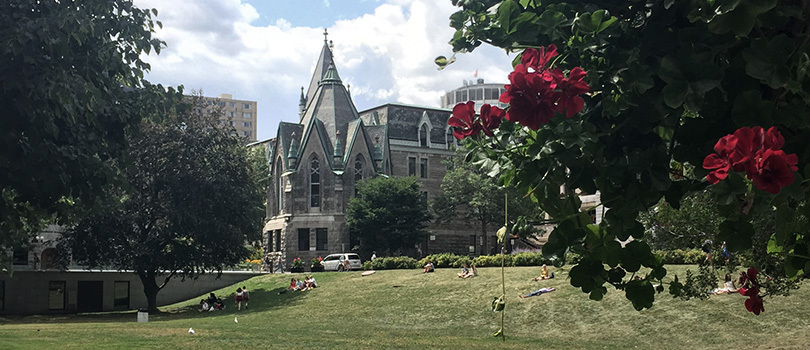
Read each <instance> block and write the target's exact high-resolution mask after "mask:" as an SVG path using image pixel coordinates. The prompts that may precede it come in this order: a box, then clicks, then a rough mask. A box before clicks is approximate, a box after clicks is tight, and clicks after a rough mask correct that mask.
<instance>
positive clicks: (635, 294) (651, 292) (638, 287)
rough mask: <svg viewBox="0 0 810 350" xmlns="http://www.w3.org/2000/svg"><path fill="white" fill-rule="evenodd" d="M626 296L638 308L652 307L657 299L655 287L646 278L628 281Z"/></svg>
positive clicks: (639, 309)
mask: <svg viewBox="0 0 810 350" xmlns="http://www.w3.org/2000/svg"><path fill="white" fill-rule="evenodd" d="M625 296H626V297H627V299H629V300H630V301H631V302H632V303H633V307H634V308H635V309H636V310H638V311H641V310H644V309H645V308H651V307H652V305H653V301H655V289H653V286H652V284H651V283H650V282H649V281H646V280H632V281H629V282H627V286H626V287H625Z"/></svg>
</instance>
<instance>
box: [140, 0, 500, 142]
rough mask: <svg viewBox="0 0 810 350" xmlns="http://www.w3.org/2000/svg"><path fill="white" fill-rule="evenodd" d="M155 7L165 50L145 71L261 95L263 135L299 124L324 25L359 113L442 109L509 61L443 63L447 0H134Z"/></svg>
mask: <svg viewBox="0 0 810 350" xmlns="http://www.w3.org/2000/svg"><path fill="white" fill-rule="evenodd" d="M134 1H135V5H136V6H138V7H141V8H157V9H158V12H159V13H158V16H157V19H158V20H160V21H162V22H163V29H159V30H157V33H156V36H157V37H158V38H160V39H162V40H164V41H165V42H166V44H167V46H166V48H165V49H163V50H161V53H160V55H154V54H152V55H149V56H146V57H145V58H144V59H145V60H146V61H147V62H149V63H150V64H151V66H152V69H151V71H150V72H149V73H148V74H147V76H146V78H147V80H149V81H150V82H152V83H161V84H163V85H167V86H177V85H183V86H184V87H185V89H186V91H187V92H191V91H192V90H198V91H202V92H203V94H204V95H205V96H212V97H217V96H219V95H220V94H232V95H233V98H235V99H242V100H250V101H257V102H258V120H257V129H258V130H257V133H258V135H257V136H258V139H259V140H263V139H268V138H271V137H275V135H276V131H277V128H278V123H279V122H280V121H285V122H298V98H299V95H300V93H301V87H302V86H308V85H309V81H310V78H311V77H312V71H313V69H314V66H315V61H316V60H317V58H318V54H319V53H320V51H321V48H322V47H323V30H324V28H327V30H328V31H329V39H330V40H332V41H333V42H334V51H333V52H334V58H335V63H336V66H337V70H338V73H339V74H340V77H341V79H342V80H343V83H344V84H345V85H350V86H351V89H350V90H351V93H352V98H353V100H354V103H355V106H356V107H357V109H358V110H359V111H362V110H366V109H369V108H373V107H376V106H379V105H381V104H385V103H393V102H398V103H407V104H416V105H422V106H429V107H438V106H439V101H440V97H441V95H442V94H444V93H445V92H447V91H450V90H453V89H455V88H457V87H459V86H461V85H462V83H463V81H464V80H471V79H473V73H474V72H475V71H476V70H478V77H479V78H484V79H485V80H486V81H487V82H505V81H507V75H508V72H509V71H511V65H510V62H511V59H510V58H509V57H508V56H507V55H506V54H505V53H504V52H503V51H502V50H499V49H495V48H492V47H488V46H485V45H483V46H481V47H479V48H478V49H476V50H475V52H473V53H470V54H462V55H458V56H457V61H456V63H455V64H453V65H451V66H450V67H449V68H447V69H444V70H442V71H439V70H437V69H436V66H435V64H434V63H433V60H434V59H435V58H436V56H439V55H445V56H449V55H451V54H452V49H451V47H450V45H449V44H448V41H449V40H450V38H451V37H452V36H453V29H452V28H450V27H449V19H448V18H449V16H450V15H451V14H452V13H453V12H455V11H457V10H458V8H456V7H454V6H452V4H451V2H450V0H357V1H340V0H331V1H323V0H317V1H314V0H313V1H306V0H302V1H281V0H265V1H262V0H195V1H166V0H134Z"/></svg>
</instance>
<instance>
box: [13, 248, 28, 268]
mask: <svg viewBox="0 0 810 350" xmlns="http://www.w3.org/2000/svg"><path fill="white" fill-rule="evenodd" d="M12 265H28V249H27V248H22V249H15V250H14V257H13V260H12Z"/></svg>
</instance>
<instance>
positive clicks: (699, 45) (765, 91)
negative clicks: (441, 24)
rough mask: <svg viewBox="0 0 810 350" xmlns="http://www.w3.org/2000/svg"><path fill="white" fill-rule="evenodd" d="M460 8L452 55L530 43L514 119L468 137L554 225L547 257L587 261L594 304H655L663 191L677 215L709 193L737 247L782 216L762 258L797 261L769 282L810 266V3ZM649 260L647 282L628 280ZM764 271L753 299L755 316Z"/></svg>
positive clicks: (583, 282) (574, 276) (522, 60)
mask: <svg viewBox="0 0 810 350" xmlns="http://www.w3.org/2000/svg"><path fill="white" fill-rule="evenodd" d="M452 2H453V4H455V5H457V6H459V7H461V9H460V10H459V11H458V12H456V13H454V14H453V15H452V16H451V17H450V26H451V27H453V28H455V29H456V33H455V35H454V36H453V39H452V41H451V44H452V46H453V50H454V51H455V52H469V51H473V50H474V49H475V48H476V47H477V46H479V45H480V44H481V43H487V44H491V45H494V46H497V47H501V48H503V49H505V50H506V51H508V52H516V51H522V54H521V55H518V56H517V57H516V58H515V60H514V62H513V65H514V67H515V70H514V71H513V72H512V73H511V74H510V76H509V79H510V84H509V85H507V86H506V89H507V92H506V93H504V94H503V95H502V96H501V101H502V102H504V103H508V104H509V107H508V109H507V111H506V116H505V120H504V121H503V123H500V124H499V125H498V123H495V122H493V121H492V120H489V119H487V120H484V119H483V118H482V119H468V120H462V121H465V122H467V123H466V125H469V127H467V129H468V132H467V133H468V134H469V137H468V138H467V140H470V141H468V142H466V145H467V146H468V147H469V148H470V149H471V150H472V151H473V152H474V157H473V158H474V160H475V161H476V162H477V163H478V164H479V165H481V166H482V167H483V169H484V171H486V172H487V173H491V174H494V175H495V176H497V177H498V178H499V180H500V181H501V182H503V183H505V184H514V185H515V186H517V187H519V188H522V189H523V190H524V191H525V192H526V193H529V195H530V197H531V198H532V199H533V200H535V201H537V202H538V203H539V205H540V207H541V208H542V209H543V210H544V211H545V212H547V213H549V214H550V215H551V216H552V217H553V218H555V219H556V220H557V222H558V225H557V227H556V229H555V230H554V231H553V232H552V233H551V235H550V236H549V241H548V244H547V245H546V246H545V247H544V253H545V254H547V255H550V256H561V255H564V254H566V253H567V252H576V253H578V254H580V255H581V256H582V260H581V262H580V263H579V264H577V265H576V266H574V267H573V268H572V269H571V272H570V277H571V284H572V285H574V286H576V287H579V288H581V289H582V291H583V292H585V293H588V294H589V295H590V298H591V299H595V300H600V299H601V298H602V297H603V296H604V294H605V293H607V288H606V286H607V285H612V286H614V287H616V288H617V289H619V290H622V291H624V292H625V294H626V297H627V298H628V299H629V300H630V301H631V302H632V303H633V306H634V307H635V308H637V309H638V310H641V309H644V308H649V307H652V305H653V301H654V299H655V294H656V292H658V293H660V292H663V290H664V288H663V287H662V286H659V287H654V284H653V282H656V283H659V284H660V283H663V278H664V276H665V275H666V270H665V269H664V268H663V266H662V263H661V260H660V259H658V258H657V257H655V256H654V255H653V254H652V253H651V250H650V246H649V243H648V242H647V241H646V239H645V232H644V227H643V225H642V224H641V223H640V222H639V220H638V218H639V213H641V212H644V211H647V210H648V209H649V208H650V207H652V206H655V205H657V203H659V201H660V200H661V199H662V198H663V199H664V200H666V202H667V203H668V204H669V205H670V206H672V207H673V208H679V207H680V206H681V201H682V199H683V198H684V196H686V195H687V194H689V193H692V192H695V191H701V190H704V189H706V188H707V187H708V190H709V192H710V193H711V195H712V197H713V198H714V203H716V209H717V210H718V212H719V214H720V218H719V220H720V224H719V232H718V239H720V240H725V241H727V242H728V248H729V249H730V250H732V251H740V250H745V249H748V248H750V247H751V246H752V244H753V239H754V236H755V230H756V228H755V226H754V223H753V221H754V219H753V218H755V217H769V216H770V217H776V218H777V219H778V220H776V222H775V225H774V226H773V232H766V233H765V234H767V235H768V236H769V237H770V238H769V241H768V245H767V250H766V251H765V252H764V253H766V254H769V255H772V256H778V257H780V258H781V259H783V260H784V261H785V264H784V269H782V270H781V271H779V272H776V271H772V272H771V273H772V274H773V275H771V276H770V277H778V276H777V274H778V275H782V276H787V277H794V276H798V275H801V274H802V273H804V272H805V270H810V254H808V252H810V240H808V239H807V238H806V237H805V234H804V233H805V232H807V231H808V229H810V220H808V214H810V205H808V198H810V197H808V194H809V193H808V191H810V186H807V183H806V181H805V180H804V179H806V178H808V177H810V166H809V165H810V163H808V162H809V161H810V146H808V142H810V141H809V140H810V137H808V136H807V135H808V134H810V123H807V121H806V120H805V118H804V116H806V115H808V114H810V102H809V101H810V89H807V85H808V84H810V76H808V68H810V60H808V59H807V57H808V56H810V42H808V41H807V40H805V38H806V37H807V36H808V35H810V29H809V28H810V26H808V25H807V18H810V14H809V13H808V11H810V10H809V9H810V2H808V1H806V0H796V1H776V0H765V1H753V0H744V1H703V0H696V1H641V0H631V1H619V0H610V1H589V0H571V1H536V0H519V1H518V0H504V1H495V0H485V1H477V0H463V1H461V0H452ZM449 61H452V59H451V60H447V59H444V58H441V57H440V58H438V59H437V63H438V64H440V65H446V64H447V62H449ZM463 125H464V124H462V127H463ZM760 127H761V128H760ZM481 130H483V131H485V132H484V134H486V135H488V136H489V137H483V136H476V135H477V132H478V131H481ZM765 130H767V131H765ZM687 166H692V167H695V171H694V174H691V175H690V174H683V171H682V169H684V167H687ZM704 167H705V168H704ZM704 178H705V180H704ZM709 184H711V186H708V185H709ZM561 189H562V191H561ZM578 190H581V191H583V192H586V193H594V192H596V191H599V192H600V194H601V198H602V204H603V205H604V206H605V207H606V208H607V209H608V210H607V212H606V216H605V218H604V220H603V221H602V223H601V224H600V225H592V224H590V220H588V218H587V217H586V215H587V214H585V213H580V212H579V208H580V201H579V199H578V197H577V195H576V193H577V191H578ZM631 237H632V238H633V240H632V241H631V242H629V243H627V244H626V245H620V244H619V243H618V242H617V240H620V241H627V240H628V239H629V238H631ZM641 267H646V268H649V271H650V272H649V273H648V274H647V275H646V276H645V278H643V279H641V280H637V279H635V278H630V277H629V276H632V275H634V273H635V272H638V271H639V270H640V268H641ZM755 267H756V268H759V269H761V268H762V266H755ZM628 272H629V273H630V274H628ZM756 276H757V272H756V270H752V271H751V273H750V277H752V278H753V279H756ZM766 280H768V278H765V277H761V278H759V280H756V281H755V282H756V283H754V284H753V285H754V288H752V290H750V292H749V294H748V296H749V297H750V299H749V301H748V302H746V307H747V308H748V309H749V310H750V311H752V312H754V313H756V314H758V313H759V312H761V311H762V299H761V296H764V295H768V294H769V293H768V292H767V290H768V286H767V282H765V281H766ZM680 287H681V285H680V284H679V283H678V282H677V280H676V281H675V282H672V283H670V288H671V292H674V293H678V291H679V290H681V288H680Z"/></svg>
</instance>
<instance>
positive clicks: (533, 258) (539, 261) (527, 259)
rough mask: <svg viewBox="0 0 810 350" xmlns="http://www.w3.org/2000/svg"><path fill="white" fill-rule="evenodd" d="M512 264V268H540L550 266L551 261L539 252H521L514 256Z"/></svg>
mask: <svg viewBox="0 0 810 350" xmlns="http://www.w3.org/2000/svg"><path fill="white" fill-rule="evenodd" d="M512 264H513V265H512V266H539V265H543V264H550V261H549V260H546V258H544V257H543V254H541V253H539V252H521V253H517V254H512Z"/></svg>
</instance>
